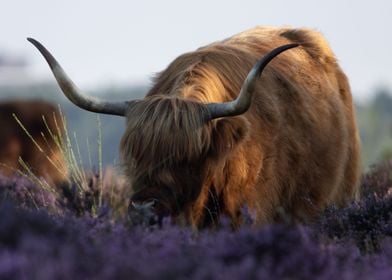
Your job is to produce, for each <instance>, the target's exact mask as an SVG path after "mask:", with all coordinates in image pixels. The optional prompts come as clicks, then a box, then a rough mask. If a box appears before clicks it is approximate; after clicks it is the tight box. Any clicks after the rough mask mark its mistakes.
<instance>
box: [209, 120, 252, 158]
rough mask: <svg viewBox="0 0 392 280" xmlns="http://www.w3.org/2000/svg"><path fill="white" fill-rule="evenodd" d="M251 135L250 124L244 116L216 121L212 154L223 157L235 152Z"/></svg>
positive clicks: (213, 131) (213, 130)
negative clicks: (249, 134)
mask: <svg viewBox="0 0 392 280" xmlns="http://www.w3.org/2000/svg"><path fill="white" fill-rule="evenodd" d="M248 133H249V122H248V120H247V119H245V118H244V117H242V116H237V117H231V118H222V119H217V120H214V124H213V128H212V143H211V153H212V154H213V155H218V156H222V155H224V154H227V153H228V152H230V151H232V150H234V149H235V148H236V147H237V146H238V145H239V144H240V143H241V142H242V141H243V140H244V139H245V138H246V137H247V136H248Z"/></svg>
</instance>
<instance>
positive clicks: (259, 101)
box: [120, 27, 360, 227]
mask: <svg viewBox="0 0 392 280" xmlns="http://www.w3.org/2000/svg"><path fill="white" fill-rule="evenodd" d="M287 43H299V44H300V45H301V47H300V48H296V49H293V50H289V51H286V52H284V53H282V54H281V55H279V56H278V57H276V58H274V60H273V61H272V62H271V63H270V64H269V65H268V66H267V67H266V69H265V70H264V72H263V74H262V75H261V77H260V79H259V81H258V84H257V87H256V92H255V94H254V96H253V100H252V105H251V107H250V109H249V110H248V111H247V112H246V113H245V114H243V115H240V116H236V117H227V118H221V119H216V120H213V121H210V122H205V121H204V116H205V114H206V106H205V105H204V104H205V103H208V102H223V101H230V100H233V99H235V98H236V97H237V96H238V94H239V92H240V89H241V86H242V84H243V82H244V80H245V77H246V76H247V74H248V72H249V70H250V69H251V68H252V66H253V65H254V64H255V63H256V62H257V60H258V59H259V58H260V57H262V56H263V55H264V54H266V53H267V52H269V51H271V50H272V49H274V48H276V47H278V46H280V45H283V44H287ZM120 150H121V155H122V159H123V166H124V167H125V174H126V175H127V177H128V178H129V180H130V182H131V183H132V184H133V188H134V191H135V194H134V196H133V198H132V199H133V200H135V201H138V200H140V201H145V200H149V199H152V198H153V199H155V200H156V201H158V206H157V207H158V210H157V211H158V212H160V213H162V214H163V215H171V216H173V217H175V218H178V219H180V218H181V219H183V220H185V222H186V223H188V224H191V225H194V226H196V227H203V226H209V225H211V224H213V223H215V222H216V221H217V220H218V219H219V216H221V215H227V216H229V217H230V218H231V219H232V223H233V225H238V224H240V223H241V208H243V207H247V208H248V209H249V210H250V211H251V213H252V214H253V215H254V217H255V223H256V224H265V223H269V222H274V221H280V220H282V219H284V218H287V217H289V218H290V219H294V220H308V219H313V218H315V217H317V215H318V214H319V213H320V212H321V211H322V210H323V209H324V208H325V207H326V206H327V205H329V204H337V205H338V206H343V205H345V204H346V203H347V202H349V201H352V200H353V199H356V198H357V197H358V195H359V193H358V180H359V174H360V158H359V137H358V130H357V126H356V123H355V116H354V109H353V104H352V97H351V91H350V87H349V83H348V81H347V78H346V76H345V74H344V73H343V71H342V70H341V68H340V67H339V65H338V64H337V61H336V58H335V56H334V54H333V53H332V51H331V49H330V47H329V46H328V44H327V42H326V41H325V39H324V38H323V36H322V35H321V34H320V33H318V32H316V31H313V30H309V29H304V28H300V29H293V28H289V27H287V28H274V27H256V28H254V29H251V30H248V31H245V32H243V33H240V34H238V35H235V36H233V37H231V38H228V39H226V40H223V41H221V42H216V43H213V44H211V45H208V46H206V47H203V48H200V49H198V50H196V51H194V52H190V53H186V54H184V55H181V56H180V57H178V58H177V59H175V60H174V61H173V62H172V63H171V64H170V65H169V66H168V68H167V69H166V70H164V71H163V72H161V73H160V74H158V75H157V77H156V78H155V82H154V86H153V87H152V88H151V90H150V91H149V93H148V94H147V96H146V97H145V99H143V100H141V101H139V102H138V104H136V105H135V106H133V107H132V108H130V110H129V112H128V114H127V129H126V132H125V134H124V136H123V138H122V141H121V147H120Z"/></svg>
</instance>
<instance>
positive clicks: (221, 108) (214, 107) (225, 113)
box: [207, 44, 299, 120]
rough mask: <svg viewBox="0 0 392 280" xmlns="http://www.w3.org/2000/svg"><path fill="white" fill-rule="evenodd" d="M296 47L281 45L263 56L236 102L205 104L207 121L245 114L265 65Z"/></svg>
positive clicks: (247, 78) (248, 77)
mask: <svg viewBox="0 0 392 280" xmlns="http://www.w3.org/2000/svg"><path fill="white" fill-rule="evenodd" d="M298 46H299V45H298V44H288V45H283V46H280V47H278V48H276V49H273V50H272V51H271V52H269V53H267V54H266V55H265V56H263V57H262V58H261V59H260V60H259V61H258V62H257V63H256V64H255V66H253V68H252V69H251V70H250V72H249V74H248V76H247V77H246V79H245V82H244V83H243V85H242V87H241V91H240V94H239V96H238V97H237V99H236V100H233V101H230V102H224V103H209V104H207V107H208V111H209V120H213V119H216V118H221V117H232V116H237V115H241V114H243V113H245V112H246V111H247V110H248V109H249V107H250V104H251V102H252V95H253V92H254V89H255V85H256V81H257V79H258V78H259V77H260V75H261V73H262V72H263V70H264V68H265V67H266V66H267V64H268V63H269V62H270V61H271V60H272V59H273V58H274V57H276V56H277V55H278V54H280V53H282V52H284V51H286V50H288V49H291V48H295V47H298Z"/></svg>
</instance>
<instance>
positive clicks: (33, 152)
mask: <svg viewBox="0 0 392 280" xmlns="http://www.w3.org/2000/svg"><path fill="white" fill-rule="evenodd" d="M18 121H19V122H20V123H19V124H18ZM62 133H63V126H62V121H61V116H60V113H59V110H58V109H57V108H56V107H55V106H54V105H52V104H50V103H48V102H44V101H41V100H29V101H27V100H24V101H22V100H12V101H3V102H1V103H0V173H1V174H3V175H5V176H12V175H14V174H16V173H18V171H20V172H22V173H30V172H31V173H32V174H34V176H36V177H37V178H43V179H44V180H45V181H46V182H47V183H48V184H50V185H52V186H53V185H55V184H57V183H61V182H63V181H65V180H66V177H67V168H66V163H65V160H64V157H63V154H62V152H61V149H60V147H59V145H58V144H59V142H58V143H56V141H60V137H61V135H60V134H62ZM26 168H27V169H28V170H26ZM30 175H31V174H30Z"/></svg>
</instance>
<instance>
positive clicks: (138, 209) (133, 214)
mask: <svg viewBox="0 0 392 280" xmlns="http://www.w3.org/2000/svg"><path fill="white" fill-rule="evenodd" d="M155 205H156V200H155V199H150V200H147V201H142V202H140V201H134V200H131V201H130V203H129V206H128V219H129V222H130V223H131V225H143V226H151V225H154V224H156V223H158V220H159V219H158V216H157V214H156V211H155V207H154V206H155Z"/></svg>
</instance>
